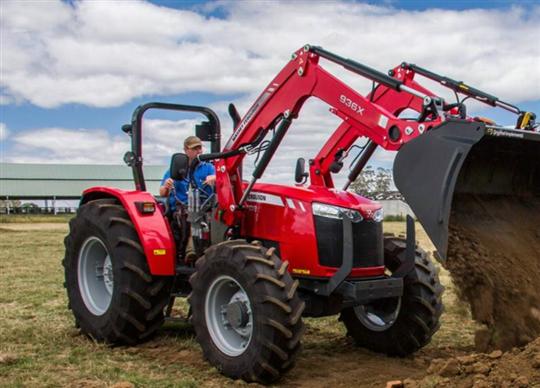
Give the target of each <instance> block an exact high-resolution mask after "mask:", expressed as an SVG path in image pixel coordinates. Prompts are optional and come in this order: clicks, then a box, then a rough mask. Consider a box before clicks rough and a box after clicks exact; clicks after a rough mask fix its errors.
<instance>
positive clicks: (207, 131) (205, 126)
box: [195, 121, 215, 141]
mask: <svg viewBox="0 0 540 388" xmlns="http://www.w3.org/2000/svg"><path fill="white" fill-rule="evenodd" d="M212 133H215V130H214V128H213V126H212V124H210V121H203V122H201V123H200V124H197V125H196V126H195V135H196V136H197V137H198V138H199V139H201V140H202V141H213V140H214V139H213V137H212Z"/></svg>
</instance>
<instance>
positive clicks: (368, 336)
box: [340, 237, 444, 356]
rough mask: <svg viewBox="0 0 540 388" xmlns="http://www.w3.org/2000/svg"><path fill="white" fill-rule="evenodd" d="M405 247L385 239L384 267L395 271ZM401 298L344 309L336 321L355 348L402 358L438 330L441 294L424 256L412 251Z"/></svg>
mask: <svg viewBox="0 0 540 388" xmlns="http://www.w3.org/2000/svg"><path fill="white" fill-rule="evenodd" d="M405 248H406V243H405V241H404V240H403V239H399V238H395V237H387V238H385V265H386V267H387V268H388V269H390V271H395V270H396V269H397V268H398V267H399V265H400V264H401V263H402V262H403V261H404V260H405ZM403 282H404V290H403V296H402V297H401V298H388V299H382V300H380V301H375V302H372V303H370V304H368V305H364V306H358V307H354V308H347V309H344V310H343V311H342V313H341V316H340V320H342V321H343V323H344V324H345V327H346V328H347V334H348V335H349V336H350V337H352V338H353V339H354V341H355V343H356V345H358V346H362V347H365V348H367V349H370V350H372V351H374V352H379V353H386V354H387V355H390V356H406V355H408V354H411V353H414V352H415V351H417V350H418V349H420V348H422V347H424V346H425V345H427V344H428V343H429V341H430V340H431V337H432V336H433V334H435V332H436V331H437V330H438V329H439V326H440V324H439V318H440V316H441V313H442V311H443V306H442V301H441V296H442V292H443V290H444V288H443V286H442V285H441V284H440V282H439V277H438V271H437V269H436V268H435V267H434V265H433V263H431V261H430V260H429V259H428V257H427V254H426V253H425V252H424V251H423V250H421V249H418V248H417V249H416V255H415V265H414V269H413V270H412V271H411V272H409V273H408V274H407V275H406V276H405V277H404V279H403Z"/></svg>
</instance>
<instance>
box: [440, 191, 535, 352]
mask: <svg viewBox="0 0 540 388" xmlns="http://www.w3.org/2000/svg"><path fill="white" fill-rule="evenodd" d="M448 246H449V248H448V260H447V261H446V262H445V263H443V265H444V266H445V267H446V268H447V269H448V270H449V271H450V273H451V275H452V278H453V280H454V282H455V284H456V285H457V287H458V289H459V293H460V294H461V295H460V296H461V297H463V298H464V299H466V300H467V301H468V302H469V303H470V305H471V312H472V316H473V318H474V319H475V320H476V321H478V322H479V323H482V324H484V325H485V328H484V329H482V330H479V331H478V332H477V333H476V338H475V342H476V347H477V350H478V351H488V350H492V349H503V350H508V349H510V348H512V347H513V346H520V345H524V344H526V343H528V342H530V341H532V340H533V339H535V338H536V337H538V336H539V335H540V281H539V280H540V199H538V198H530V199H519V200H516V199H515V198H507V197H501V196H497V197H491V198H489V197H486V196H484V197H479V196H473V195H461V196H456V197H455V198H454V205H453V209H452V215H451V221H450V234H449V241H448Z"/></svg>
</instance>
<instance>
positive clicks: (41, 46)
mask: <svg viewBox="0 0 540 388" xmlns="http://www.w3.org/2000/svg"><path fill="white" fill-rule="evenodd" d="M0 43H1V45H0V141H1V144H0V159H1V161H2V162H13V163H88V164H122V163H123V162H122V157H123V155H124V153H125V152H126V151H127V150H128V149H129V138H128V136H127V135H125V134H124V133H123V132H122V131H121V130H120V128H121V126H122V124H125V123H128V122H129V121H130V120H131V114H132V112H133V110H134V109H135V108H136V107H137V106H138V105H140V104H143V103H145V102H150V101H162V102H173V103H180V104H192V105H204V106H208V107H210V108H212V109H214V110H215V111H216V112H217V113H218V115H219V116H220V119H221V126H222V134H223V137H224V139H227V138H228V137H229V136H230V134H231V133H232V129H233V128H232V122H231V119H230V118H229V117H228V114H227V105H228V104H229V103H230V102H233V103H234V104H235V105H236V106H237V108H238V110H239V112H240V114H241V115H243V114H244V113H245V112H246V111H247V110H248V109H249V107H250V106H251V104H252V103H253V102H254V100H255V99H256V98H257V96H258V95H259V94H260V93H261V91H262V90H264V88H265V87H266V86H267V85H268V83H269V82H270V81H271V80H272V78H273V77H274V76H275V75H276V74H277V73H278V72H279V71H280V70H281V68H282V67H283V66H285V64H286V63H287V61H288V60H289V58H290V55H291V53H292V52H294V51H295V50H297V49H298V48H300V47H302V46H303V45H304V44H306V43H309V44H313V45H319V46H322V47H324V48H325V49H327V50H330V51H332V52H335V53H337V54H339V55H342V56H344V57H349V58H353V59H355V60H356V61H358V62H362V63H365V64H367V65H368V66H371V67H374V68H376V69H379V70H381V71H383V72H386V71H387V70H388V69H390V68H393V67H394V66H396V65H398V64H399V63H401V62H402V61H407V62H410V63H416V64H418V65H420V66H422V67H424V68H428V69H430V70H433V71H435V72H437V73H440V74H444V75H446V76H449V77H451V78H454V79H457V80H463V81H465V82H467V83H468V84H470V85H473V86H475V87H477V88H480V89H482V90H485V91H486V92H489V93H491V94H494V95H496V96H498V97H499V98H500V99H502V100H505V101H508V102H511V103H514V104H516V105H518V106H519V107H521V108H522V109H526V110H532V111H536V112H537V114H538V113H540V71H539V70H540V3H539V2H538V1H502V0H494V1H481V0H470V1H465V0H457V1H442V0H441V1H437V0H432V1H405V0H403V1H392V0H388V1H339V0H336V1H269V0H258V1H247V0H246V1H228V0H224V1H209V2H200V1H173V0H154V1H142V0H140V1H139V0H122V1H112V0H93V1H84V0H83V1H76V0H71V1H60V0H58V1H54V0H50V1H49V0H40V1H32V0H26V1H10V0H1V1H0ZM321 65H323V66H324V67H325V68H327V69H328V70H329V71H331V72H332V73H333V74H335V75H336V76H338V77H339V78H341V79H342V80H344V81H345V82H346V83H347V84H349V85H350V86H352V87H353V88H355V89H356V90H357V91H359V92H361V93H362V94H367V92H369V88H370V83H369V82H367V81H365V80H362V79H361V78H358V77H357V76H354V75H352V74H350V73H347V72H346V71H344V70H343V69H340V68H338V67H336V66H334V65H332V64H327V63H324V62H323V61H321ZM425 84H426V86H428V87H430V88H433V90H434V91H436V92H437V93H441V95H442V96H443V97H450V94H448V93H447V92H446V91H443V90H441V89H440V88H439V87H438V86H437V85H433V84H431V83H429V82H425ZM444 93H446V94H444ZM329 108H330V107H329V106H327V105H326V104H324V103H322V102H320V101H317V100H315V99H311V100H308V102H307V103H306V104H305V107H304V109H303V110H302V112H301V115H300V118H299V119H298V120H296V121H295V123H294V124H293V126H292V127H291V129H290V130H289V133H288V135H287V137H286V138H285V140H284V142H283V144H282V146H281V148H280V150H279V151H278V153H277V154H276V155H275V157H274V159H273V160H272V162H271V164H270V167H269V169H268V171H267V174H266V175H265V177H264V178H263V180H265V181H269V182H282V183H291V182H292V181H293V177H294V167H295V162H296V159H297V158H298V157H304V158H306V159H308V158H310V157H313V156H315V155H316V153H317V151H318V149H319V148H320V147H321V146H322V145H323V143H324V141H325V140H326V139H327V138H328V136H329V134H330V133H331V132H332V131H333V130H334V129H335V128H336V127H337V126H338V125H339V120H338V119H337V118H336V117H335V116H334V115H332V114H331V113H329ZM468 108H469V112H470V113H471V114H472V115H482V116H488V117H491V118H494V119H495V120H497V122H499V123H501V124H513V123H514V122H515V117H514V116H512V115H509V114H506V113H505V112H504V111H500V110H499V111H497V110H493V109H490V108H486V107H484V106H481V105H480V104H475V103H471V104H470V105H469V107H468ZM200 119H201V117H195V116H186V115H178V114H177V115H172V114H169V113H157V112H156V113H152V114H150V115H149V116H148V118H147V119H146V120H145V122H144V127H143V134H144V147H143V155H144V160H145V163H146V164H151V165H156V164H157V165H166V164H168V162H169V158H170V155H171V154H172V153H173V152H178V151H179V150H180V148H181V144H182V140H183V138H184V137H185V136H188V135H190V134H193V128H194V125H195V124H196V122H197V121H198V120H200ZM223 144H225V141H224V142H223ZM393 158H394V153H392V152H384V151H378V152H376V154H375V156H374V158H373V159H372V161H371V162H370V164H372V165H373V166H375V167H384V168H391V165H392V161H393ZM246 164H247V166H246V168H247V170H245V171H247V172H249V171H250V167H251V166H252V165H253V160H247V161H246ZM346 167H347V165H346ZM346 173H347V171H346V168H345V169H344V174H343V175H346ZM340 179H341V181H340ZM342 181H343V178H338V182H342Z"/></svg>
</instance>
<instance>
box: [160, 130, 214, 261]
mask: <svg viewBox="0 0 540 388" xmlns="http://www.w3.org/2000/svg"><path fill="white" fill-rule="evenodd" d="M202 151H203V148H202V142H201V139H199V138H198V137H197V136H188V137H187V138H186V139H185V140H184V153H185V154H186V155H187V157H188V158H189V166H190V168H189V170H188V173H187V176H186V177H185V178H184V179H182V180H173V179H172V178H171V172H170V170H167V171H166V172H165V175H163V179H162V180H161V186H160V188H159V195H160V196H162V197H168V199H167V201H168V204H169V206H168V207H169V210H168V212H167V217H168V218H169V221H170V222H171V227H172V232H173V235H174V238H175V241H177V243H178V244H179V245H178V246H177V256H178V258H179V260H181V259H182V257H185V261H186V262H190V261H194V260H195V259H196V258H197V255H196V253H195V252H194V247H193V240H192V239H191V238H189V235H190V227H189V223H187V219H186V217H187V213H186V211H185V206H181V207H180V208H179V209H177V207H176V205H177V203H180V204H182V205H186V206H187V202H188V196H187V192H188V189H189V183H190V180H193V181H194V182H195V184H196V185H197V187H198V188H199V189H200V190H202V191H203V192H204V193H206V194H207V195H208V196H209V195H211V194H212V191H213V186H214V184H215V182H216V171H215V169H214V165H213V164H212V163H208V162H201V161H196V159H197V156H198V155H200V154H201V153H202ZM193 161H195V164H192V162H193ZM173 188H174V190H173ZM184 253H185V255H184Z"/></svg>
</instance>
